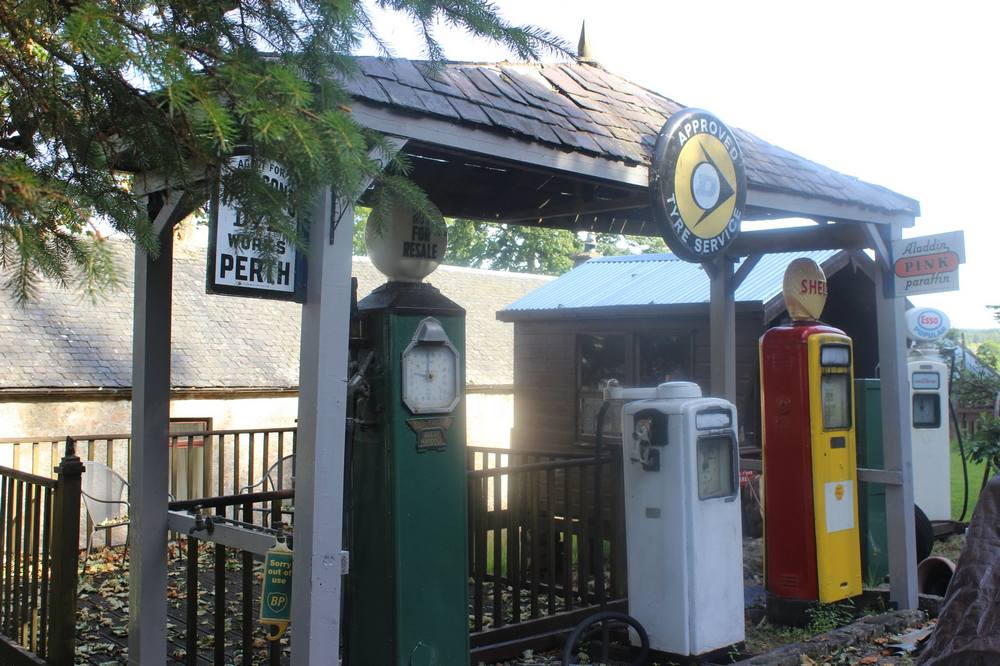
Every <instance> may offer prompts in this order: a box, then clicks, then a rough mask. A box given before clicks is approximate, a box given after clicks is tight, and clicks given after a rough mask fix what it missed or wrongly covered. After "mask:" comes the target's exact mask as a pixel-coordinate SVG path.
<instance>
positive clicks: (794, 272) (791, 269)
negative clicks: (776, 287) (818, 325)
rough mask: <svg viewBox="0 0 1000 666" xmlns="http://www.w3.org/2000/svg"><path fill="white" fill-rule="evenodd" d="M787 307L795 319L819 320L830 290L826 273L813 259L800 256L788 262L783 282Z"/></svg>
mask: <svg viewBox="0 0 1000 666" xmlns="http://www.w3.org/2000/svg"><path fill="white" fill-rule="evenodd" d="M782 293H783V295H784V297H785V307H786V308H788V314H789V316H790V317H791V318H792V319H793V320H795V321H817V320H818V319H819V316H820V315H821V314H823V307H824V306H825V305H826V297H827V294H828V293H829V291H828V290H827V286H826V275H825V274H824V273H823V269H822V268H820V266H819V264H817V263H816V262H815V261H813V260H812V259H808V258H806V257H800V258H798V259H796V260H795V261H793V262H792V263H790V264H788V268H786V269H785V279H784V281H783V284H782Z"/></svg>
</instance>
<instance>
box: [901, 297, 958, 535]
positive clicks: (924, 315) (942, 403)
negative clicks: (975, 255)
mask: <svg viewBox="0 0 1000 666" xmlns="http://www.w3.org/2000/svg"><path fill="white" fill-rule="evenodd" d="M906 323H907V328H908V329H909V334H910V338H912V339H913V340H914V341H915V342H916V346H915V347H914V348H913V349H911V350H910V357H909V377H910V392H911V395H912V399H913V403H912V409H913V431H912V435H911V437H912V447H913V502H914V504H916V505H917V506H918V507H920V509H921V510H922V511H923V512H924V513H925V514H926V515H927V517H928V518H929V519H930V520H951V453H950V445H951V433H950V431H949V420H948V416H949V410H948V399H949V396H948V376H949V372H950V369H949V367H948V364H947V363H945V361H944V359H942V358H941V356H940V355H939V354H938V350H937V347H936V346H935V345H934V341H935V340H937V339H939V338H941V337H942V336H943V335H944V334H945V333H947V332H948V328H949V322H948V317H947V316H946V315H945V314H944V313H943V312H941V311H939V310H934V309H932V308H914V309H913V310H910V311H909V312H907V313H906Z"/></svg>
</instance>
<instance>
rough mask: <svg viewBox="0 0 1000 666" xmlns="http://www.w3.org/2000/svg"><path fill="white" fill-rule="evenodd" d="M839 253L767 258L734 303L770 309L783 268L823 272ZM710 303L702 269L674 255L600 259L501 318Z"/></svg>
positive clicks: (513, 305)
mask: <svg viewBox="0 0 1000 666" xmlns="http://www.w3.org/2000/svg"><path fill="white" fill-rule="evenodd" d="M838 254H839V252H838V251H837V250H821V251H816V252H779V253H776V254H767V255H764V256H763V257H761V259H760V261H759V262H758V263H757V265H756V266H754V267H753V269H752V270H751V271H750V273H749V275H747V277H746V279H744V280H743V282H742V283H741V284H740V286H739V287H737V289H736V301H737V302H738V303H739V302H759V303H762V304H767V303H768V302H770V301H771V300H772V299H774V298H777V297H778V296H780V294H781V283H782V278H783V275H784V271H785V268H786V267H787V266H788V264H789V262H791V261H792V259H795V258H797V257H809V258H811V259H813V260H814V261H816V263H818V264H820V265H821V266H823V265H824V264H829V263H831V261H832V260H833V259H834V258H835V257H836V256H837V255H838ZM708 302H709V279H708V275H707V274H706V273H705V271H704V270H703V269H702V267H701V265H700V264H695V263H690V262H687V261H681V260H680V259H678V258H677V257H675V256H674V255H673V254H668V253H665V254H638V255H628V256H620V257H598V258H595V259H591V260H589V261H587V262H586V263H584V264H581V265H580V266H577V267H576V268H574V269H573V270H571V271H569V272H568V273H564V274H563V275H561V276H560V277H559V278H558V279H556V280H554V281H553V282H550V283H549V284H547V285H545V286H543V287H540V288H539V289H537V290H536V291H533V292H532V293H530V294H528V295H527V296H525V297H524V298H521V299H519V300H517V301H515V302H514V303H511V304H510V305H508V306H507V307H506V308H504V309H503V310H501V311H500V312H498V313H497V318H499V319H501V320H503V321H517V320H518V319H523V318H526V317H529V316H530V317H539V316H542V317H544V316H546V315H549V316H552V317H559V316H563V315H569V314H571V313H575V314H579V313H581V311H587V312H588V314H589V315H590V316H600V309H601V308H619V311H620V310H621V309H627V308H630V307H633V308H636V309H640V308H641V309H647V308H649V307H651V306H652V307H662V306H678V305H690V304H698V303H708Z"/></svg>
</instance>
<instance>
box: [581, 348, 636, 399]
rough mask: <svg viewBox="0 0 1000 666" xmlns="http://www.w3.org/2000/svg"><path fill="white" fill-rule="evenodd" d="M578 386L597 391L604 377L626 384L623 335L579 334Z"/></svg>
mask: <svg viewBox="0 0 1000 666" xmlns="http://www.w3.org/2000/svg"><path fill="white" fill-rule="evenodd" d="M579 339H580V388H581V389H590V390H594V391H599V390H600V388H601V382H602V381H603V380H605V379H617V380H618V382H619V383H621V384H626V383H627V382H628V377H627V376H626V370H625V336H624V335H581V336H580V338H579Z"/></svg>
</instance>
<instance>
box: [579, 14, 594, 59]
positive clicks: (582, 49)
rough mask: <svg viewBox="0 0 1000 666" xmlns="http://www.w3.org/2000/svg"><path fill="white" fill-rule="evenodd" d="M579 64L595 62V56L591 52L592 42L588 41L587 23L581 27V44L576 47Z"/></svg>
mask: <svg viewBox="0 0 1000 666" xmlns="http://www.w3.org/2000/svg"><path fill="white" fill-rule="evenodd" d="M576 61H577V62H594V56H593V54H591V52H590V42H588V41H587V22H586V21H584V22H583V24H582V25H581V26H580V43H579V44H578V45H577V47H576Z"/></svg>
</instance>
